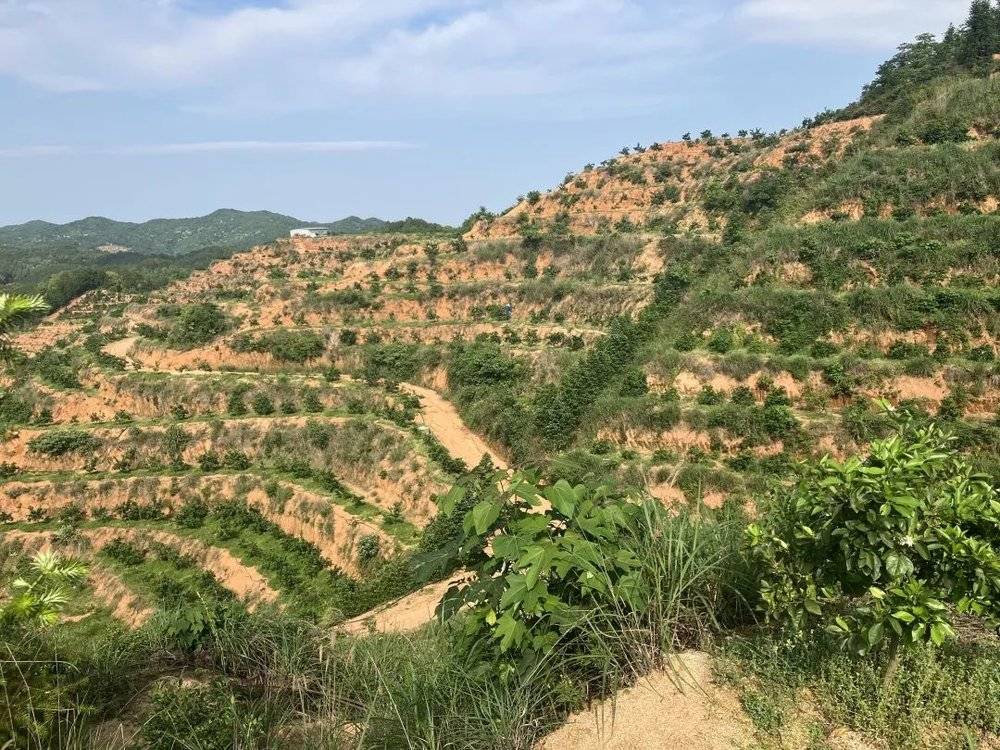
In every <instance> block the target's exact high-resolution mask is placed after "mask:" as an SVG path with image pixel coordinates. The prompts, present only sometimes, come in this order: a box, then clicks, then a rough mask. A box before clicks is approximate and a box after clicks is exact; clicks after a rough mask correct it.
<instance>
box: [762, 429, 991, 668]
mask: <svg viewBox="0 0 1000 750" xmlns="http://www.w3.org/2000/svg"><path fill="white" fill-rule="evenodd" d="M997 528H1000V499H998V497H997V492H996V489H995V488H994V487H993V486H992V485H991V483H990V481H989V479H988V478H987V477H983V476H976V475H974V474H973V472H972V469H971V468H970V465H969V463H968V462H967V461H966V460H965V459H964V458H963V457H962V456H961V455H960V454H959V453H958V451H957V450H956V449H955V447H954V441H953V439H952V438H950V437H949V436H948V435H946V434H944V433H942V432H941V431H940V430H939V429H937V428H936V427H934V426H929V427H920V426H916V425H915V423H913V422H912V421H909V420H907V421H904V422H901V423H900V425H899V427H898V431H897V432H896V434H894V435H893V436H892V437H889V438H887V439H884V440H879V441H876V442H874V443H872V445H871V447H870V450H869V454H868V456H867V457H865V458H863V459H857V458H854V459H850V460H848V461H846V462H845V463H839V462H837V461H834V460H833V459H831V458H829V457H826V458H823V459H821V460H820V462H819V463H818V464H816V465H813V466H811V467H807V468H806V469H805V471H804V473H803V474H802V476H801V477H800V478H799V480H798V482H797V484H796V485H795V487H794V488H793V490H792V491H791V494H790V495H789V493H788V491H786V490H784V489H783V490H781V491H780V493H778V494H776V495H775V496H774V497H773V498H772V500H771V502H770V503H769V504H768V505H767V506H766V508H765V509H764V511H763V513H762V518H761V520H760V521H759V522H758V523H755V524H752V525H751V526H750V527H749V529H748V534H749V536H750V540H751V544H752V546H753V548H754V550H755V551H756V553H757V555H758V557H759V560H760V564H761V569H762V571H763V576H762V580H761V599H762V601H763V604H764V609H765V611H766V613H767V615H768V617H769V618H772V619H774V620H776V621H777V622H779V623H781V624H783V625H785V626H787V627H788V628H789V630H790V631H791V632H792V633H793V634H795V635H796V636H799V637H809V634H810V633H812V632H814V631H816V630H823V631H825V632H827V633H830V634H833V635H834V636H836V637H838V638H840V640H841V642H842V643H843V644H844V646H845V647H847V648H849V649H850V650H851V651H852V652H855V653H859V654H866V653H868V652H870V651H876V650H879V649H882V648H883V647H886V648H888V649H889V652H890V654H891V658H890V667H889V670H890V671H891V669H892V668H893V667H894V665H895V664H896V658H897V653H896V649H897V648H899V647H900V646H903V647H909V646H913V645H916V644H920V643H931V644H934V645H938V646H939V645H941V644H943V643H944V642H945V641H946V640H948V639H950V638H952V637H954V630H953V627H952V621H953V618H954V615H955V614H956V613H959V614H962V615H969V616H974V617H980V618H984V619H986V620H988V621H990V622H995V621H996V620H997V619H998V617H1000V553H998V546H1000V545H998V542H1000V539H998V535H997Z"/></svg>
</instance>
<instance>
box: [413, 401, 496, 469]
mask: <svg viewBox="0 0 1000 750" xmlns="http://www.w3.org/2000/svg"><path fill="white" fill-rule="evenodd" d="M400 387H401V388H402V389H403V390H404V391H407V392H409V393H412V394H413V395H414V396H416V397H417V398H419V399H420V416H419V418H418V419H419V422H420V423H422V424H423V425H424V426H425V427H426V428H427V429H428V430H430V431H431V433H433V435H434V437H436V438H437V439H438V440H439V441H441V444H442V445H443V446H444V447H445V448H446V449H447V450H448V452H449V453H450V454H451V455H452V456H454V457H455V458H460V459H462V460H463V461H465V463H466V464H468V466H469V467H470V468H471V467H473V466H475V465H476V464H478V463H479V461H480V459H482V457H483V455H484V454H485V455H487V456H489V457H490V460H491V461H493V465H494V466H496V467H497V468H499V469H506V468H507V462H506V461H505V460H504V459H503V458H502V457H501V456H500V454H499V453H498V452H497V451H496V450H495V449H494V448H493V447H491V446H490V445H489V444H488V443H487V442H486V441H485V440H483V439H482V438H481V437H479V435H477V434H476V433H474V432H473V431H472V430H470V429H469V428H468V427H466V426H465V423H464V422H463V421H462V418H461V417H460V416H459V415H458V411H457V410H456V409H455V407H454V406H453V405H452V403H451V402H450V401H448V400H447V399H445V398H444V397H443V396H441V394H439V393H438V392H437V391H432V390H431V389H430V388H423V387H421V386H419V385H413V384H412V383H401V384H400Z"/></svg>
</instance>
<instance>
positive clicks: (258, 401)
mask: <svg viewBox="0 0 1000 750" xmlns="http://www.w3.org/2000/svg"><path fill="white" fill-rule="evenodd" d="M250 408H252V409H253V410H254V411H255V412H256V413H257V414H260V415H262V416H266V415H268V414H274V402H273V401H271V397H270V396H268V395H267V394H266V393H264V391H257V392H256V393H255V394H254V395H253V398H251V399H250Z"/></svg>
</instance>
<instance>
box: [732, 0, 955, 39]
mask: <svg viewBox="0 0 1000 750" xmlns="http://www.w3.org/2000/svg"><path fill="white" fill-rule="evenodd" d="M968 6H969V2H968V0H744V2H741V3H740V4H739V6H738V7H737V9H736V15H737V18H739V19H740V20H741V21H742V22H745V23H746V24H747V26H746V28H747V30H748V31H749V32H750V34H752V36H753V37H754V38H756V39H762V40H767V41H783V42H807V43H808V42H813V43H815V42H818V43H827V44H834V45H847V46H856V47H875V48H892V47H895V46H896V45H897V44H899V43H900V42H904V41H907V40H909V39H912V38H913V37H914V36H916V35H917V34H919V33H922V32H925V31H931V32H940V31H943V30H944V29H945V28H946V27H947V25H948V24H949V23H951V22H954V23H955V24H956V25H957V24H958V23H959V22H961V21H962V20H964V18H965V14H966V11H967V10H968Z"/></svg>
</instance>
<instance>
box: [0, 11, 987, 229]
mask: <svg viewBox="0 0 1000 750" xmlns="http://www.w3.org/2000/svg"><path fill="white" fill-rule="evenodd" d="M967 6H968V1H967V0H705V1H703V2H688V1H678V2H668V1H667V0H660V1H659V2H657V1H654V0H325V1H321V0H284V1H282V0H256V1H255V2H249V1H241V0H213V1H211V2H209V1H199V0H129V1H128V2H120V0H0V112H2V121H0V224H8V223H15V222H22V221H26V220H29V219H35V218H42V219H47V220H50V221H68V220H72V219H75V218H80V217H83V216H87V215H95V214H99V215H105V216H110V217H112V218H117V219H127V220H143V219H148V218H153V217H158V216H194V215H199V214H203V213H207V212H209V211H211V210H214V209H216V208H220V207H231V208H241V209H269V210H273V211H280V212H283V213H289V214H292V215H295V216H298V217H301V218H304V219H314V220H322V219H333V218H338V217H341V216H345V215H348V214H358V215H363V216H371V215H374V216H380V217H384V218H400V217H402V216H406V215H412V216H421V217H424V218H428V219H431V220H436V221H443V222H458V221H461V219H463V218H464V217H465V216H467V215H468V214H469V213H471V212H472V211H473V210H475V209H476V208H477V207H478V206H479V205H481V204H482V205H486V206H487V207H488V208H491V209H501V208H503V207H505V206H507V205H509V204H510V203H512V202H513V200H514V199H515V198H516V196H517V195H518V194H520V193H524V192H526V191H527V190H530V189H533V188H544V187H551V186H553V185H555V184H557V183H558V182H559V181H560V180H561V179H562V177H563V175H565V174H566V173H567V172H568V171H575V170H576V169H578V168H579V167H581V166H582V165H583V164H585V163H586V162H590V161H593V162H597V161H600V160H601V159H604V158H607V157H608V156H610V155H612V154H614V153H615V152H616V151H617V150H618V149H619V148H620V147H621V146H623V145H626V144H634V143H636V142H637V141H638V142H641V143H649V142H650V141H653V140H669V139H675V138H677V137H678V136H679V135H680V134H681V133H683V132H685V131H694V132H697V131H700V130H702V129H703V128H706V127H707V128H712V129H713V130H715V131H716V132H722V131H725V130H731V131H736V130H737V129H739V128H741V127H747V128H752V127H763V128H766V129H777V128H780V127H785V126H792V125H795V124H797V123H798V122H800V121H801V119H802V117H803V116H806V115H810V114H813V113H815V112H816V111H819V110H821V109H824V108H826V107H827V106H834V105H840V104H845V103H847V102H848V101H851V100H852V99H853V98H855V97H856V95H857V93H858V90H859V88H860V86H861V85H862V84H863V83H864V82H866V81H868V80H870V78H871V75H872V72H873V71H874V69H875V67H876V66H877V64H878V63H879V62H881V61H882V60H883V59H885V58H886V57H888V56H889V55H890V54H891V53H892V51H893V49H894V48H895V46H896V45H897V44H898V43H900V42H902V41H906V40H908V39H910V38H912V37H913V36H914V35H915V34H917V33H919V32H921V31H940V30H943V28H944V27H945V26H946V25H947V24H948V23H949V22H955V23H960V22H961V21H962V20H963V19H964V17H965V12H966V9H967Z"/></svg>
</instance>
